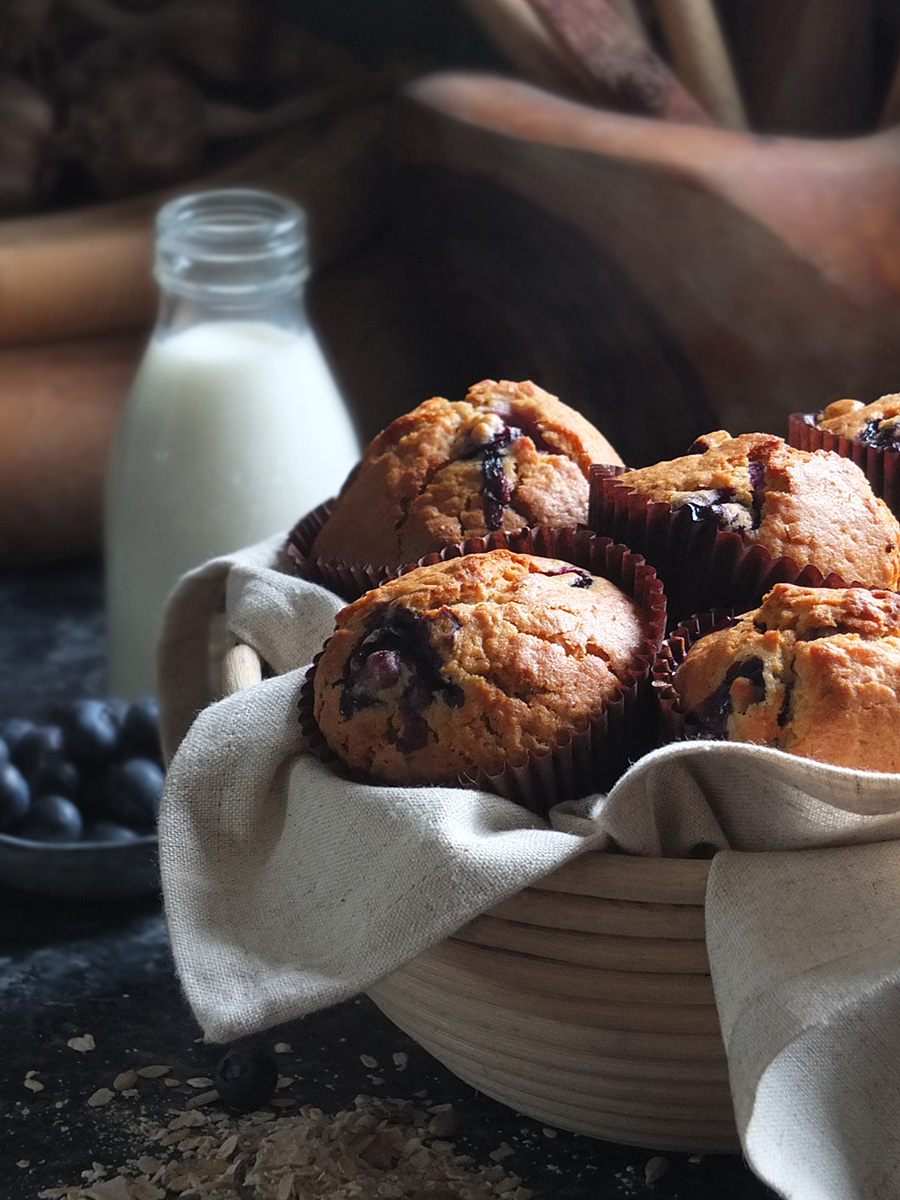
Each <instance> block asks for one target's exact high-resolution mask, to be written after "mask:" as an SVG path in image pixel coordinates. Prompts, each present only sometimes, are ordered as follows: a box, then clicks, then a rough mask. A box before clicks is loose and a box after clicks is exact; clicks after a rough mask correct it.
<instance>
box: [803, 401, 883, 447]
mask: <svg viewBox="0 0 900 1200" xmlns="http://www.w3.org/2000/svg"><path fill="white" fill-rule="evenodd" d="M812 419H813V420H814V421H815V425H816V428H818V429H822V430H824V431H825V432H826V433H833V434H834V435H835V437H845V438H852V439H853V440H855V441H858V442H862V443H863V445H865V446H875V447H877V448H878V449H879V450H898V449H900V393H895V394H893V395H890V396H881V397H880V398H879V399H878V400H874V401H873V402H872V403H871V404H863V403H862V402H861V401H860V400H835V401H834V403H833V404H829V405H828V406H827V408H825V410H824V411H823V412H821V413H819V414H818V416H815V417H813V418H812Z"/></svg>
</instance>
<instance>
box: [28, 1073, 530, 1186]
mask: <svg viewBox="0 0 900 1200" xmlns="http://www.w3.org/2000/svg"><path fill="white" fill-rule="evenodd" d="M113 1111H115V1113H116V1114H119V1113H122V1112H129V1111H130V1110H128V1109H124V1110H123V1109H122V1108H118V1109H116V1110H111V1113H112V1112H113ZM448 1114H450V1115H455V1113H454V1110H453V1106H452V1105H449V1104H446V1105H434V1106H432V1111H430V1112H427V1113H426V1112H424V1111H423V1110H422V1108H421V1107H416V1106H415V1105H414V1104H413V1103H412V1102H410V1101H406V1100H387V1099H375V1098H374V1097H372V1096H358V1097H357V1098H356V1101H355V1102H354V1106H353V1108H352V1109H350V1110H344V1111H341V1112H339V1113H337V1114H336V1115H334V1116H331V1115H326V1114H324V1113H323V1112H322V1111H321V1110H320V1109H318V1108H315V1107H313V1106H311V1105H302V1106H301V1107H300V1108H299V1109H297V1110H295V1111H294V1112H292V1113H291V1114H290V1115H287V1114H276V1113H260V1112H257V1113H252V1114H248V1115H246V1116H242V1117H230V1116H228V1115H226V1114H224V1113H217V1112H212V1113H210V1114H208V1119H207V1118H205V1117H203V1116H202V1115H201V1114H198V1113H196V1112H193V1111H191V1110H185V1111H183V1112H176V1113H175V1114H174V1115H173V1117H172V1119H171V1120H170V1121H169V1124H168V1126H167V1127H161V1126H159V1125H158V1124H156V1122H155V1121H154V1120H152V1119H151V1118H149V1117H143V1116H140V1117H139V1116H136V1115H135V1116H132V1117H129V1120H131V1121H133V1122H134V1125H133V1131H134V1136H135V1139H136V1140H137V1139H138V1138H139V1139H141V1140H143V1141H145V1142H146V1143H155V1145H156V1146H157V1147H160V1146H162V1145H168V1146H170V1147H173V1149H171V1150H169V1151H168V1153H169V1154H170V1155H171V1157H170V1158H166V1157H165V1156H164V1153H163V1156H161V1157H160V1158H156V1157H150V1156H149V1155H146V1156H143V1157H141V1158H138V1159H136V1160H133V1161H130V1162H129V1163H127V1164H126V1165H125V1166H122V1167H119V1168H118V1176H117V1177H116V1179H108V1180H105V1181H103V1183H102V1184H101V1183H97V1184H94V1185H93V1188H91V1189H90V1190H86V1189H85V1186H84V1183H83V1182H82V1183H81V1184H80V1185H77V1186H76V1185H73V1186H71V1187H64V1188H57V1189H50V1190H49V1191H48V1192H47V1193H42V1196H44V1200H169V1198H172V1200H174V1197H175V1196H176V1195H182V1196H183V1197H184V1200H236V1197H238V1196H240V1197H242V1198H244V1200H251V1198H252V1200H299V1198H300V1197H302V1198H303V1200H360V1198H361V1197H365V1198H366V1200H412V1197H423V1198H424V1197H427V1200H450V1198H451V1197H452V1200H531V1192H530V1191H529V1189H527V1188H525V1187H523V1186H522V1181H521V1179H519V1178H518V1176H516V1175H514V1174H511V1173H509V1174H507V1172H506V1171H505V1170H504V1168H503V1167H502V1166H501V1165H500V1164H499V1163H497V1162H494V1163H492V1164H491V1165H489V1166H479V1165H477V1164H476V1163H474V1161H473V1160H472V1158H471V1157H470V1156H468V1155H462V1154H456V1153H455V1151H454V1148H453V1145H452V1143H451V1142H450V1141H447V1140H444V1139H442V1138H440V1137H435V1136H434V1134H433V1133H432V1132H430V1130H431V1127H432V1124H433V1122H434V1120H435V1118H436V1117H437V1118H439V1119H441V1120H446V1119H447V1116H448ZM186 1135H187V1136H186ZM501 1149H502V1147H501ZM98 1189H99V1190H98ZM123 1189H124V1190H123Z"/></svg>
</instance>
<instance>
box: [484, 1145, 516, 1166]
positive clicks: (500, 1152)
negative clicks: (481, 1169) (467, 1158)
mask: <svg viewBox="0 0 900 1200" xmlns="http://www.w3.org/2000/svg"><path fill="white" fill-rule="evenodd" d="M511 1154H515V1150H513V1148H512V1146H510V1145H509V1143H508V1142H501V1143H500V1145H499V1146H498V1147H497V1149H496V1150H492V1151H491V1152H490V1154H489V1155H488V1158H489V1159H490V1160H491V1162H502V1161H503V1159H504V1158H509V1156H510V1155H511Z"/></svg>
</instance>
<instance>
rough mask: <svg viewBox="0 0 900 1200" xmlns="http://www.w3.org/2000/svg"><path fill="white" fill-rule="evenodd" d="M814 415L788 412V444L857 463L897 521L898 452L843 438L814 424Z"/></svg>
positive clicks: (899, 502)
mask: <svg viewBox="0 0 900 1200" xmlns="http://www.w3.org/2000/svg"><path fill="white" fill-rule="evenodd" d="M817 415H818V414H816V413H791V416H790V418H789V419H788V442H789V443H790V445H792V446H794V447H795V448H796V449H798V450H808V451H810V452H813V451H815V450H831V451H832V452H833V453H834V454H839V455H840V456H841V458H849V459H850V460H851V462H854V463H856V465H857V466H858V467H859V469H860V470H861V471H862V472H863V474H864V475H865V477H866V479H868V481H869V487H871V489H872V491H873V492H874V493H875V495H876V496H880V497H881V499H882V500H883V501H884V502H885V504H886V505H887V506H888V508H889V509H890V510H891V512H892V513H893V514H894V516H895V517H897V518H898V520H900V451H898V450H891V449H885V448H883V447H881V446H867V445H866V444H865V443H864V442H860V441H857V439H856V438H848V437H843V436H840V435H838V434H835V433H831V432H829V431H828V430H826V429H819V428H818V426H817V425H816V417H817Z"/></svg>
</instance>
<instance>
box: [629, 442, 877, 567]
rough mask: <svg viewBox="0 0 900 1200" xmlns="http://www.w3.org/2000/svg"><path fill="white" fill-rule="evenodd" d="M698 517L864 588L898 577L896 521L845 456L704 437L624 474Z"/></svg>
mask: <svg viewBox="0 0 900 1200" xmlns="http://www.w3.org/2000/svg"><path fill="white" fill-rule="evenodd" d="M616 484H619V485H623V486H625V487H628V488H631V489H633V490H634V491H636V492H638V493H640V494H642V495H644V496H646V497H648V498H649V499H650V500H654V501H662V502H664V503H666V504H668V505H670V506H671V508H672V509H673V510H676V511H678V510H681V509H687V510H688V512H689V513H690V515H691V519H692V520H693V521H697V522H701V521H702V522H707V521H711V522H714V523H715V525H716V526H717V528H718V529H719V530H722V531H725V532H729V533H737V534H739V535H740V537H741V538H742V540H743V541H744V542H745V544H747V545H758V546H761V547H763V549H765V550H767V551H768V552H769V553H770V554H771V555H772V556H773V558H778V557H780V556H781V555H788V556H789V557H791V558H792V559H794V560H795V561H796V562H797V563H800V564H801V565H802V564H807V563H808V564H812V565H814V566H816V567H817V568H818V569H819V570H820V571H821V572H822V573H823V574H827V573H828V572H832V571H834V572H837V574H839V575H840V576H842V577H843V579H845V580H848V581H852V582H854V583H857V582H858V583H862V584H865V585H866V586H867V587H888V588H895V587H897V586H898V583H900V525H898V523H897V521H896V519H895V518H894V516H893V515H892V513H891V511H890V509H889V508H888V507H887V505H886V504H885V503H884V502H883V501H882V500H879V499H878V498H876V497H875V496H874V495H873V493H872V490H871V488H870V487H869V484H868V482H867V480H866V477H865V475H864V474H863V473H862V471H860V469H859V468H858V467H857V466H856V465H855V464H854V463H853V462H851V461H850V460H849V459H846V458H841V457H840V456H839V455H837V454H833V453H830V452H828V451H824V450H819V451H815V452H813V453H808V452H807V451H804V450H796V449H794V448H793V447H791V446H789V445H787V443H786V442H784V441H783V440H782V439H781V438H778V437H775V436H773V435H771V434H764V433H746V434H742V435H741V436H740V437H735V438H732V437H731V436H730V435H729V434H728V433H726V432H725V431H724V430H719V431H717V432H715V433H711V434H707V435H706V436H705V437H704V438H700V439H698V441H697V442H696V443H695V444H694V448H693V452H692V453H690V454H687V455H685V456H683V457H682V458H675V459H672V460H670V461H667V462H661V463H657V464H656V465H655V466H652V467H644V468H642V469H640V470H636V471H626V472H625V473H624V474H622V475H620V476H618V478H617V480H616Z"/></svg>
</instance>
